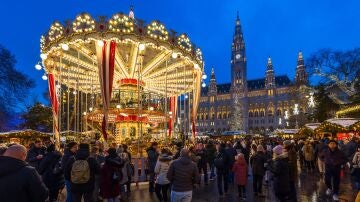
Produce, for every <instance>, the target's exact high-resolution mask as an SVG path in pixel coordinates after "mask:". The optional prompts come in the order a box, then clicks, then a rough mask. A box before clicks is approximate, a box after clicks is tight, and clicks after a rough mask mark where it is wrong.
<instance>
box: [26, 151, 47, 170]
mask: <svg viewBox="0 0 360 202" xmlns="http://www.w3.org/2000/svg"><path fill="white" fill-rule="evenodd" d="M38 155H43V156H44V155H45V149H44V148H36V147H32V148H31V149H30V150H29V151H28V154H27V156H26V161H27V162H28V163H29V165H30V166H32V167H34V168H35V169H36V170H38V169H39V166H40V162H41V160H42V159H37V158H36V157H37V156H38Z"/></svg>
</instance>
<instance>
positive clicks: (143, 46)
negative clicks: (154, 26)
mask: <svg viewBox="0 0 360 202" xmlns="http://www.w3.org/2000/svg"><path fill="white" fill-rule="evenodd" d="M139 50H140V51H143V50H145V45H144V44H142V43H141V44H140V45H139Z"/></svg>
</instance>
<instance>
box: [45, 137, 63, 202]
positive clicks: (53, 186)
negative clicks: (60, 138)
mask: <svg viewBox="0 0 360 202" xmlns="http://www.w3.org/2000/svg"><path fill="white" fill-rule="evenodd" d="M61 157H62V154H61V153H60V152H59V151H55V145H54V144H51V145H49V146H48V148H47V153H46V155H45V157H44V159H43V160H42V161H41V163H40V166H39V174H40V175H41V176H42V179H43V181H44V183H45V185H46V186H47V188H48V189H49V201H50V202H53V201H57V198H58V195H59V192H60V190H61V189H62V188H64V185H65V180H64V171H63V169H62V168H61Z"/></svg>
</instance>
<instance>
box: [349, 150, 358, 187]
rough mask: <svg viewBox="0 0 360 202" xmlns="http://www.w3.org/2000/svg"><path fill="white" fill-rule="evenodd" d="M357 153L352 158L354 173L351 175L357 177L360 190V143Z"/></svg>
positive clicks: (356, 183) (356, 182) (356, 180)
mask: <svg viewBox="0 0 360 202" xmlns="http://www.w3.org/2000/svg"><path fill="white" fill-rule="evenodd" d="M356 150H357V151H356V153H355V155H354V157H353V159H352V166H353V168H352V170H353V171H352V173H351V175H352V176H354V178H355V185H356V188H357V189H358V190H360V145H358V146H357V149H356Z"/></svg>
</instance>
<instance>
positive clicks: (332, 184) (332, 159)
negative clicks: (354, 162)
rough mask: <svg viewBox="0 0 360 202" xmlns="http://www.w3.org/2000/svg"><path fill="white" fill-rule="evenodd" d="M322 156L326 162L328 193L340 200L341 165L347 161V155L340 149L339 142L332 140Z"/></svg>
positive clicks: (334, 198) (335, 199)
mask: <svg viewBox="0 0 360 202" xmlns="http://www.w3.org/2000/svg"><path fill="white" fill-rule="evenodd" d="M320 157H321V158H323V159H324V162H325V184H326V186H327V188H328V189H327V190H326V194H327V195H331V194H333V200H334V201H338V200H339V197H338V194H339V186H340V173H341V167H342V166H343V165H344V164H345V163H346V160H347V159H346V156H345V154H344V153H343V152H342V151H340V150H339V148H338V145H337V142H336V141H335V140H330V141H329V143H328V148H327V149H324V150H323V152H322V153H321V154H320Z"/></svg>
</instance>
